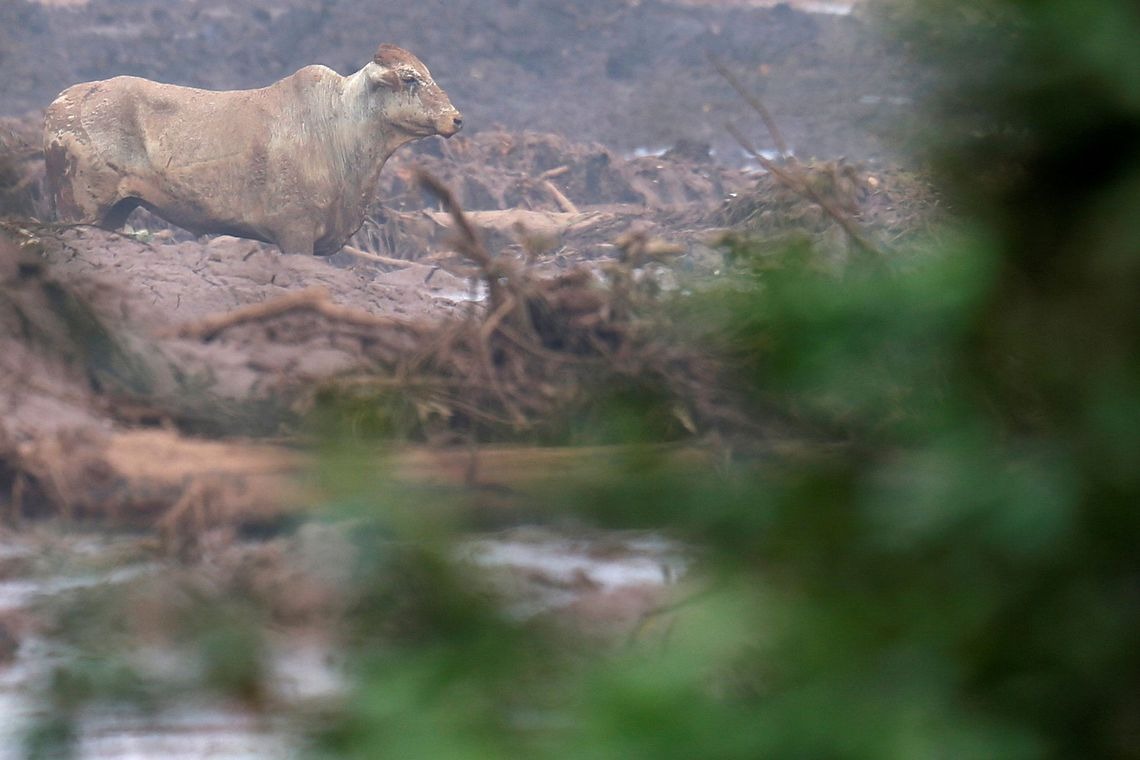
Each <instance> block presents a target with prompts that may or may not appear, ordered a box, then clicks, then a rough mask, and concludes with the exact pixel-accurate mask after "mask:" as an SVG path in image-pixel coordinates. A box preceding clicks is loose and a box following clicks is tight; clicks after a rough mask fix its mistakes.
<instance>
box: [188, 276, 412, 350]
mask: <svg viewBox="0 0 1140 760" xmlns="http://www.w3.org/2000/svg"><path fill="white" fill-rule="evenodd" d="M302 309H308V310H311V311H314V312H316V313H318V314H320V315H322V316H325V317H328V318H329V319H331V320H335V321H338V322H345V323H348V324H352V325H356V326H359V327H382V328H383V327H394V326H406V325H404V323H402V322H400V321H399V320H396V319H392V318H391V317H382V316H378V315H376V314H371V313H369V312H367V311H361V310H359V309H352V308H349V307H347V306H340V305H339V304H335V303H333V302H332V301H331V300H329V294H328V291H327V290H325V289H324V288H321V287H313V288H306V289H305V290H299V291H297V292H295V293H289V294H287V295H283V296H281V297H280V298H275V299H273V300H272V301H266V302H265V303H257V304H251V305H249V306H243V307H241V308H239V309H234V310H233V311H227V312H225V313H224V314H215V315H213V316H209V317H206V318H205V319H202V320H199V321H197V322H190V323H187V324H183V325H179V326H178V327H177V328H174V330H173V331H171V333H169V334H171V335H173V336H174V337H178V338H196V339H198V340H204V341H205V340H212V339H213V338H216V337H217V336H218V334H219V333H221V332H222V331H224V330H226V329H227V328H230V327H233V326H235V325H239V324H244V323H248V322H259V321H262V320H265V319H269V318H272V317H278V316H281V315H282V314H287V313H289V312H291V311H299V310H302Z"/></svg>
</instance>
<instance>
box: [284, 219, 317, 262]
mask: <svg viewBox="0 0 1140 760" xmlns="http://www.w3.org/2000/svg"><path fill="white" fill-rule="evenodd" d="M274 242H276V243H277V247H278V248H280V249H281V251H282V252H283V253H302V254H305V255H306V256H312V255H313V248H314V246H315V245H316V242H317V238H316V235H315V234H314V233H313V230H312V228H311V227H309V226H308V225H304V226H302V225H296V226H292V227H288V228H286V229H284V230H282V231H281V232H279V233H278V234H277V235H275V236H274Z"/></svg>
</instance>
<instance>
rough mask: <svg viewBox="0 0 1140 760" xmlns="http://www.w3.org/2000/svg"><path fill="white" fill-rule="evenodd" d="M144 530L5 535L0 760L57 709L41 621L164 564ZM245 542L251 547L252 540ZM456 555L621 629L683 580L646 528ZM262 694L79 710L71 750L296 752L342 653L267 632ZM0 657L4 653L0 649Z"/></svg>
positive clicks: (511, 538) (56, 645) (513, 586)
mask: <svg viewBox="0 0 1140 760" xmlns="http://www.w3.org/2000/svg"><path fill="white" fill-rule="evenodd" d="M149 544H150V540H149V539H140V538H137V537H114V536H102V537H98V536H93V535H90V534H81V535H77V534H71V533H68V532H66V531H55V530H46V531H44V530H39V531H34V532H32V533H29V534H23V533H16V534H8V535H0V627H2V629H0V633H2V634H4V636H0V638H4V639H6V640H8V641H9V643H10V646H9V647H8V648H7V654H8V657H7V658H6V659H4V660H2V661H0V760H17V758H22V757H25V747H26V738H27V735H28V731H29V730H30V729H31V728H32V727H34V726H36V725H43V724H44V723H45V721H47V719H49V718H51V717H52V716H51V715H50V714H49V712H48V711H49V709H50V708H49V707H47V703H45V702H44V701H43V699H42V695H43V694H44V693H45V687H46V684H47V682H48V679H50V678H51V677H52V674H53V672H54V671H55V669H56V667H57V666H59V665H61V664H63V663H65V662H66V661H67V660H68V658H69V656H71V655H72V654H74V653H73V652H71V651H70V650H69V648H68V646H67V645H66V644H64V643H62V642H59V641H55V640H53V639H52V638H50V635H45V634H43V633H42V632H40V631H38V630H37V626H36V625H35V624H34V622H30V621H34V619H35V617H36V616H37V614H39V613H40V611H42V610H43V609H46V608H50V605H52V603H53V602H58V601H60V600H63V599H64V598H67V599H71V600H74V599H77V598H79V597H81V596H82V595H84V594H90V593H97V592H105V591H107V590H108V589H112V588H114V587H116V586H122V585H124V584H128V583H130V582H132V581H136V580H139V579H146V577H147V576H158V575H160V574H162V573H164V572H168V571H170V569H171V568H170V567H169V566H168V565H167V561H166V560H161V559H159V560H156V559H154V558H153V549H152V548H151V547H150V546H149ZM250 546H251V549H252V547H254V545H252V544H251V545H250ZM454 558H455V561H456V562H457V563H459V564H460V565H461V566H463V567H468V568H472V569H474V570H476V571H477V573H478V577H480V578H481V579H482V582H483V583H484V584H485V587H486V588H488V589H490V590H491V591H492V593H493V594H494V596H495V598H497V599H499V600H500V601H501V603H502V605H503V609H504V612H505V614H506V615H508V616H509V617H512V618H515V619H529V618H533V617H535V616H540V615H550V616H553V617H554V618H555V619H562V620H569V621H570V622H571V624H574V623H575V621H578V620H585V621H586V622H587V627H591V626H592V629H593V630H594V631H595V632H596V630H597V627H598V626H599V625H601V626H603V627H604V628H606V629H607V630H610V629H612V631H613V632H617V633H618V634H619V635H620V634H621V632H622V630H623V629H627V628H628V627H629V625H630V624H631V623H636V621H637V620H638V619H639V617H640V616H642V615H644V614H646V612H648V611H649V610H651V609H652V608H653V607H654V605H656V604H657V603H658V602H659V601H660V600H661V599H662V598H663V596H664V594H665V592H666V590H667V589H668V587H669V586H671V585H672V584H674V583H676V582H677V581H678V580H679V579H680V578H681V577H683V576H684V575H685V573H686V571H687V569H688V564H689V559H688V558H687V556H686V553H685V552H684V551H683V549H682V547H680V546H678V545H677V544H675V543H673V542H671V541H669V540H667V539H665V538H663V537H662V536H659V535H655V534H644V533H619V532H597V531H583V530H574V531H570V530H553V529H549V528H537V527H516V528H512V529H509V530H506V531H500V532H496V533H482V534H474V535H469V536H466V537H464V538H463V539H462V540H460V541H458V542H457V543H456V545H455V548H454ZM270 645H271V647H272V651H271V652H270V653H269V657H268V662H269V671H270V677H269V679H268V680H269V681H270V685H269V689H270V691H271V701H272V703H273V704H277V705H282V706H283V707H285V708H286V709H284V710H281V711H279V714H275V713H274V710H273V709H272V708H270V709H269V710H263V711H261V712H259V713H255V712H253V711H250V710H248V709H246V708H244V707H242V706H240V705H235V704H228V703H226V702H224V701H220V700H214V701H210V699H209V698H208V697H205V696H203V695H201V694H197V695H195V696H187V697H186V698H179V699H174V700H171V701H169V702H164V706H163V707H162V709H160V710H157V711H155V712H153V713H144V712H140V711H139V710H137V709H132V708H116V709H112V708H107V707H102V708H95V709H93V708H86V709H84V710H83V711H82V712H81V713H79V715H78V717H77V719H76V720H75V721H74V728H75V731H76V747H77V757H79V758H91V759H95V758H99V759H100V760H104V759H107V758H116V759H125V758H132V759H133V758H139V759H140V760H141V759H142V758H154V757H160V756H161V757H163V758H165V759H166V760H183V759H184V758H185V759H186V760H190V758H223V757H224V758H288V757H294V756H297V755H299V754H300V751H301V750H300V748H301V747H302V746H303V736H302V731H301V729H300V728H299V727H298V726H296V725H293V724H291V723H290V722H289V718H288V717H287V716H288V715H289V714H292V715H294V716H295V715H296V714H297V713H296V711H294V712H292V713H290V711H289V710H288V708H289V707H296V706H298V705H307V704H320V703H321V702H322V701H323V700H327V699H330V698H336V697H337V696H339V695H341V694H343V693H345V691H346V689H347V687H348V680H347V678H346V677H345V675H344V674H343V673H342V672H341V671H340V670H339V668H338V665H337V663H338V661H339V658H338V653H337V652H336V651H334V646H333V645H331V644H329V643H328V642H327V641H326V640H324V639H322V638H321V637H312V636H308V637H305V636H301V637H289V636H281V635H278V636H276V638H272V639H271V641H270ZM0 654H2V652H0ZM179 658H180V655H179V654H178V653H177V652H174V651H168V650H163V649H162V648H160V647H158V648H153V649H148V648H147V647H146V646H145V645H140V646H139V647H138V648H137V649H136V650H135V651H133V652H132V659H133V661H135V662H137V663H140V664H143V665H144V666H145V667H144V669H145V670H147V671H149V672H153V673H164V674H167V675H169V674H171V673H178V672H179V671H184V670H186V669H187V668H188V667H192V666H188V665H187V663H185V662H180V661H179Z"/></svg>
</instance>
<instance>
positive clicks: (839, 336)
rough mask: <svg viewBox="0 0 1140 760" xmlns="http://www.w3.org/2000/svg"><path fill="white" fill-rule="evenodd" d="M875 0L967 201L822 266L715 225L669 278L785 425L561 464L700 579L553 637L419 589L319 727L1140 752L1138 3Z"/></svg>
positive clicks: (420, 733)
mask: <svg viewBox="0 0 1140 760" xmlns="http://www.w3.org/2000/svg"><path fill="white" fill-rule="evenodd" d="M871 10H872V11H873V12H877V13H879V14H880V15H881V16H882V17H883V18H884V19H885V21H884V23H885V24H886V25H887V27H886V29H887V32H886V33H888V34H892V33H893V34H896V35H898V38H899V39H900V40H905V41H906V44H907V46H908V47H909V48H910V49H911V50H912V51H914V52H915V54H916V63H915V65H933V66H937V67H939V68H940V69H941V70H942V71H943V72H944V73H945V75H946V76H945V77H944V82H945V87H944V88H943V89H942V90H941V91H940V92H938V93H936V94H935V95H934V97H932V99H931V102H930V103H929V104H928V108H929V109H930V112H931V113H932V115H933V116H934V119H933V122H932V126H931V129H930V132H929V133H928V134H927V135H926V136H925V137H926V140H927V142H926V150H927V154H926V155H927V159H928V161H929V164H930V165H931V166H932V167H933V172H934V174H935V176H936V177H937V179H938V181H939V183H940V185H941V187H942V188H943V190H944V191H945V192H946V193H947V194H948V196H949V197H950V198H951V199H952V203H953V205H954V207H955V208H956V210H957V213H958V216H959V220H960V221H959V223H958V225H957V230H956V231H955V232H954V233H953V234H950V235H946V236H944V237H940V239H939V241H938V244H937V245H931V246H929V247H928V248H927V249H925V250H912V251H907V252H903V253H901V254H899V255H897V256H895V257H894V258H892V259H891V260H890V261H889V262H887V265H886V266H883V265H882V264H881V263H875V264H874V265H868V264H866V263H860V262H853V263H850V264H849V265H848V266H847V267H846V268H844V269H843V270H842V271H838V272H837V271H835V268H834V267H829V266H820V265H818V261H817V257H818V255H819V254H818V253H817V252H816V251H815V250H814V249H813V248H812V247H811V246H809V245H802V244H801V245H796V246H791V247H784V248H779V249H773V248H772V247H771V246H770V245H767V244H764V243H761V242H749V241H748V240H747V239H745V240H743V241H740V242H738V243H736V244H735V245H734V247H733V249H732V250H731V251H730V253H731V255H732V256H733V258H734V259H735V260H736V261H737V262H738V264H737V276H736V278H735V279H734V280H733V281H732V282H731V284H729V285H728V286H726V287H725V288H723V289H722V290H719V291H717V292H716V293H714V294H712V295H710V296H708V297H707V298H704V299H703V300H699V301H697V302H695V303H693V302H690V303H689V304H688V305H687V306H686V307H685V308H686V309H688V310H689V311H691V312H692V315H693V318H694V319H698V318H699V319H700V320H701V321H700V322H699V325H700V329H704V330H706V331H707V333H706V334H705V335H704V336H703V339H705V340H707V341H709V342H710V343H714V344H716V345H717V346H719V347H720V348H721V349H722V350H723V351H725V352H726V353H728V354H729V355H730V356H732V357H733V358H734V362H735V364H736V366H738V367H739V369H740V373H741V376H742V377H743V378H744V380H745V381H746V383H747V385H748V387H750V388H752V389H753V393H754V399H753V400H754V402H755V409H756V411H757V412H758V413H759V414H761V415H765V414H777V415H779V416H780V417H781V418H782V419H783V420H784V424H785V425H787V427H781V428H780V429H781V430H791V431H793V432H794V435H795V436H797V437H798V438H799V439H800V440H802V441H804V442H805V444H804V447H803V453H801V454H799V455H796V456H772V457H768V458H765V459H764V460H763V461H762V462H760V463H756V462H754V461H748V462H747V463H745V462H741V463H738V464H735V465H728V466H726V468H725V469H724V470H723V471H721V472H718V473H716V474H715V475H712V476H709V477H707V478H702V477H694V476H693V475H691V474H682V473H677V472H670V471H669V470H667V469H665V468H664V467H655V466H653V463H652V461H648V460H639V462H638V467H637V468H636V469H635V470H625V471H621V472H620V474H618V475H617V476H615V477H599V478H598V479H597V480H596V481H594V482H592V483H580V484H578V485H577V486H576V487H575V486H574V485H572V484H567V489H566V490H565V491H564V492H563V494H562V497H563V498H564V500H565V507H566V508H567V509H570V510H573V511H576V512H578V513H582V514H586V515H588V516H589V517H590V519H591V520H593V521H596V522H600V523H602V524H605V525H609V526H615V527H639V528H652V529H657V530H663V531H669V532H671V533H672V534H674V535H676V536H679V537H681V538H683V539H684V540H686V541H688V542H689V543H690V544H691V545H692V546H694V547H699V553H700V556H701V562H700V568H701V569H700V570H699V571H698V573H697V575H698V578H699V580H697V581H695V585H697V586H702V587H707V589H710V590H707V591H706V593H704V594H700V595H697V596H695V597H694V598H693V599H692V600H691V601H690V602H689V603H688V604H684V605H682V606H681V607H679V608H678V609H677V610H676V611H675V612H674V613H672V615H671V617H673V618H675V620H673V623H672V626H673V627H672V629H671V635H670V637H669V638H668V640H667V641H666V642H665V643H664V644H661V645H647V644H640V645H635V646H633V647H631V648H629V649H617V650H613V651H607V652H605V653H604V654H601V655H599V654H598V653H597V652H587V651H585V650H582V649H575V648H574V647H573V646H570V645H568V644H566V643H565V642H563V643H562V649H561V651H562V652H563V655H562V657H561V659H551V658H549V657H546V656H539V655H537V654H536V653H537V652H544V651H545V649H544V648H546V647H549V646H550V644H549V638H548V633H547V632H544V631H537V632H535V631H529V630H527V629H526V626H524V625H522V624H511V623H508V622H504V621H502V620H495V622H493V623H492V622H486V621H484V622H483V623H480V624H478V625H473V624H472V620H471V618H470V617H469V616H468V615H458V616H457V615H456V614H455V613H452V614H441V613H440V611H439V610H438V609H435V610H434V611H433V613H432V615H431V616H430V619H431V620H434V621H435V626H434V632H433V633H432V634H431V635H422V636H421V637H417V638H415V639H414V640H408V641H404V642H403V643H401V644H398V645H393V644H391V643H389V644H388V645H387V646H389V647H391V646H395V649H394V650H389V651H387V652H386V655H385V658H384V659H383V662H384V663H385V664H384V666H383V667H380V668H374V667H370V668H367V669H365V671H364V672H363V673H362V674H361V678H360V679H359V682H358V689H359V691H358V695H359V696H358V698H357V699H356V700H354V701H353V709H352V711H351V715H350V717H348V718H346V720H345V721H344V722H343V723H342V724H341V725H340V726H339V728H338V729H336V730H335V731H334V732H332V733H331V734H330V737H335V740H330V741H329V742H328V743H327V744H325V745H324V749H325V750H326V751H327V752H326V754H328V755H329V756H342V755H344V756H360V757H366V756H380V755H391V756H401V757H427V756H455V757H467V756H470V757H497V756H504V755H512V756H536V757H537V756H558V757H563V756H565V757H598V758H603V757H613V758H631V757H644V758H670V757H676V758H692V757H740V758H756V757H834V758H888V757H896V758H908V759H909V758H917V757H953V758H963V757H979V758H982V757H984V758H992V757H1001V758H1016V757H1026V758H1030V757H1034V758H1036V757H1140V552H1138V551H1137V548H1136V544H1137V540H1138V537H1140V530H1138V529H1140V517H1138V514H1140V511H1138V510H1140V303H1138V297H1140V213H1137V209H1140V77H1137V76H1136V73H1137V72H1138V71H1140V45H1137V44H1136V41H1137V40H1140V7H1138V6H1136V4H1135V3H1133V2H1130V1H1119V2H1110V1H1108V0H1104V1H1102V2H1076V1H1075V0H1051V1H1047V2H1032V3H1030V2H1013V1H1012V0H1010V1H1009V2H999V1H997V0H994V2H966V3H902V2H880V3H876V4H873V5H872V9H871ZM642 400H644V399H639V401H638V403H634V404H629V405H627V406H626V407H625V409H626V413H625V414H624V415H619V416H618V417H616V418H615V419H620V420H622V422H621V424H622V425H623V426H628V425H629V420H630V419H631V418H636V417H639V416H640V417H643V418H645V417H648V418H650V419H652V415H653V414H654V413H655V412H653V411H647V410H646V408H645V407H646V404H643V403H640V401H642ZM695 550H696V549H695ZM437 582H438V586H437V585H436V583H437ZM437 587H438V588H440V589H445V590H446V589H448V588H450V587H451V585H450V582H446V581H433V583H432V584H428V586H427V587H426V590H425V591H423V593H421V594H418V595H415V596H416V597H417V598H418V599H419V602H418V603H419V604H423V605H436V604H440V603H446V604H452V603H453V604H457V605H459V606H460V608H462V609H466V608H467V606H468V605H471V604H474V602H472V601H471V600H470V599H462V598H461V597H457V596H454V595H451V594H449V593H448V594H442V595H436V594H434V593H433V591H432V589H435V588H437ZM427 599H431V600H432V601H430V602H428V601H426V600H427ZM448 600H450V601H448ZM367 609H369V610H370V612H369V614H374V613H375V611H376V610H382V609H385V608H384V606H383V605H377V606H372V607H368V608H367ZM385 617H386V615H385V614H380V618H381V619H383V618H385ZM377 624H379V622H378V621H377ZM368 651H369V652H370V653H369V654H365V655H362V657H363V658H364V659H363V661H364V662H369V663H371V664H373V665H376V664H377V663H378V662H380V660H377V659H375V653H374V652H372V650H368ZM393 651H394V652H398V653H399V654H398V655H394V654H393ZM567 652H572V653H575V652H576V654H567ZM536 678H538V679H540V684H539V688H535V683H534V680H535V679H536Z"/></svg>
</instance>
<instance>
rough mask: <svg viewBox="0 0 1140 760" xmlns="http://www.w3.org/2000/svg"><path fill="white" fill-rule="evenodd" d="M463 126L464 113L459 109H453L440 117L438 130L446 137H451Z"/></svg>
mask: <svg viewBox="0 0 1140 760" xmlns="http://www.w3.org/2000/svg"><path fill="white" fill-rule="evenodd" d="M462 128H463V114H461V113H459V112H458V111H452V112H450V113H446V114H444V115H443V116H442V117H440V119H439V124H438V125H437V127H436V130H437V131H438V132H439V133H440V134H441V135H443V136H444V137H451V136H452V135H453V134H455V133H456V132H458V131H459V130H460V129H462Z"/></svg>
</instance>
